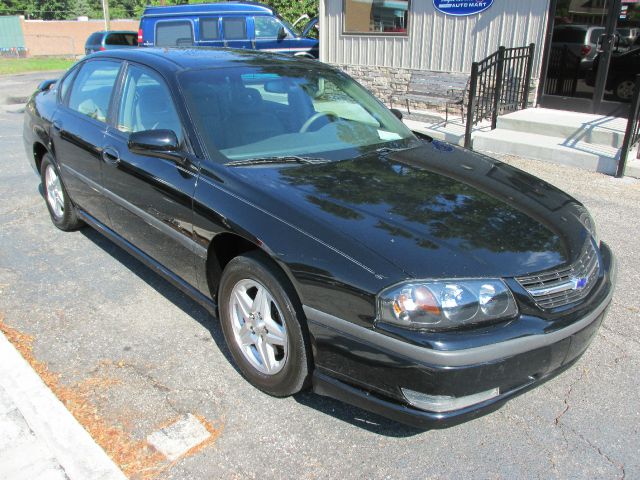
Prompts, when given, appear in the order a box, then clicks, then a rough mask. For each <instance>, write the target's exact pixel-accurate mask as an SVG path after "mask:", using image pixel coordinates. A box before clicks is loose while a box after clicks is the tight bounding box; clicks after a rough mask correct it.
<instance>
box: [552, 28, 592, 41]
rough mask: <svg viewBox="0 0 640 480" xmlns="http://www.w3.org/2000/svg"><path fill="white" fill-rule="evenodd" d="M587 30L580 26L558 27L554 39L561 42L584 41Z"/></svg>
mask: <svg viewBox="0 0 640 480" xmlns="http://www.w3.org/2000/svg"><path fill="white" fill-rule="evenodd" d="M585 37H586V31H585V30H583V29H578V28H558V29H556V30H554V32H553V41H554V42H559V43H584V42H585Z"/></svg>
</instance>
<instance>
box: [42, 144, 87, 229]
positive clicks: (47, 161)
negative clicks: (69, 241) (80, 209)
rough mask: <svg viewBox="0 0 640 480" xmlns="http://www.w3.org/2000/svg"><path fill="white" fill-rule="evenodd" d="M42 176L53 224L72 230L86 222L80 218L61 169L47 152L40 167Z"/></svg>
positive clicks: (46, 201) (45, 197)
mask: <svg viewBox="0 0 640 480" xmlns="http://www.w3.org/2000/svg"><path fill="white" fill-rule="evenodd" d="M40 178H41V181H42V188H43V191H44V200H45V203H46V204H47V209H48V210H49V216H50V217H51V221H52V222H53V224H54V225H55V226H56V227H58V228H59V229H60V230H62V231H65V232H70V231H73V230H77V229H79V228H80V227H82V226H83V225H84V224H83V223H82V220H80V219H79V218H78V215H77V212H76V209H75V207H74V205H73V203H72V202H71V199H70V198H69V194H68V193H67V190H66V189H65V188H64V185H63V184H62V179H61V178H60V171H59V170H58V167H57V166H56V164H55V162H54V161H53V157H52V156H51V155H50V154H48V153H47V154H45V155H44V157H43V158H42V165H41V167H40Z"/></svg>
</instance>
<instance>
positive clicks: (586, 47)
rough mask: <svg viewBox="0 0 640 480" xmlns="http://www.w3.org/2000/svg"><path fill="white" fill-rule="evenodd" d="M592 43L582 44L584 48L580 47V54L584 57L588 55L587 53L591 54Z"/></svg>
mask: <svg viewBox="0 0 640 480" xmlns="http://www.w3.org/2000/svg"><path fill="white" fill-rule="evenodd" d="M591 50H592V49H591V45H582V48H581V49H580V54H581V55H582V56H583V57H586V56H587V55H589V54H590V53H591Z"/></svg>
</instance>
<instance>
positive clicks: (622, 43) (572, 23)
mask: <svg viewBox="0 0 640 480" xmlns="http://www.w3.org/2000/svg"><path fill="white" fill-rule="evenodd" d="M623 3H624V5H623ZM550 8H551V10H550V14H549V24H548V30H547V42H546V48H545V61H544V63H545V64H546V70H544V71H545V75H544V77H543V79H542V84H541V90H540V102H539V103H540V105H541V106H543V107H548V108H556V109H563V110H572V111H578V112H585V113H597V114H602V115H615V116H626V115H627V111H628V108H629V101H630V100H631V93H632V91H633V80H634V78H635V75H637V74H640V69H638V62H637V61H635V60H634V59H635V57H636V56H637V55H636V54H637V51H636V50H637V49H638V48H640V35H639V33H640V29H639V28H638V26H640V21H639V20H640V6H637V5H636V4H630V3H628V2H623V1H621V0H589V1H586V0H552V1H551V7H550ZM543 69H544V67H543Z"/></svg>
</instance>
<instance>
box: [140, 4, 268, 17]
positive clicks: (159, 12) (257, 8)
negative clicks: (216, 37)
mask: <svg viewBox="0 0 640 480" xmlns="http://www.w3.org/2000/svg"><path fill="white" fill-rule="evenodd" d="M198 13H238V14H246V13H268V14H273V13H275V11H274V9H273V8H272V7H270V6H268V5H264V4H262V3H258V2H225V3H195V4H186V5H167V6H158V7H154V6H149V7H147V8H145V9H144V13H143V14H142V16H145V17H146V16H163V15H178V14H183V15H184V14H191V15H193V14H198Z"/></svg>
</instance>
